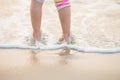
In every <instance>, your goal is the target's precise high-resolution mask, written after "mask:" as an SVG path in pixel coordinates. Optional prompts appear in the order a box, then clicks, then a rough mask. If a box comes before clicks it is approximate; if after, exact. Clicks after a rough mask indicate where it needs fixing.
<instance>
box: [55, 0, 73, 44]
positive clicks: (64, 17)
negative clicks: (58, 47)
mask: <svg viewBox="0 0 120 80" xmlns="http://www.w3.org/2000/svg"><path fill="white" fill-rule="evenodd" d="M54 1H55V4H56V7H57V9H58V13H59V18H60V22H61V26H62V31H63V39H64V40H65V41H67V42H69V38H70V28H71V9H70V2H69V0H54Z"/></svg>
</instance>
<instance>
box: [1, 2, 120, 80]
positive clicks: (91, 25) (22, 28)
mask: <svg viewBox="0 0 120 80" xmlns="http://www.w3.org/2000/svg"><path fill="white" fill-rule="evenodd" d="M71 1H72V7H71V8H72V32H73V34H74V35H75V37H77V38H76V42H77V43H76V45H80V46H82V47H89V46H93V47H99V48H116V47H120V1H119V0H76V1H74V0H71ZM29 4H30V1H29V0H12V1H9V0H0V44H3V43H12V44H15V43H17V44H23V43H24V37H25V36H27V35H28V34H29V33H30V32H31V30H32V29H31V24H30V17H29ZM57 18H58V16H57V11H56V9H55V7H54V4H53V3H52V2H51V1H50V0H46V3H45V5H44V8H43V23H42V26H43V30H44V31H45V33H46V34H49V37H48V38H47V39H48V40H53V39H58V37H59V36H60V35H61V31H60V29H61V28H60V24H59V20H58V19H57ZM51 36H52V37H51ZM60 53H62V50H55V51H30V50H3V49H0V80H120V54H119V53H118V54H97V53H80V52H76V51H71V52H70V55H64V56H62V55H60Z"/></svg>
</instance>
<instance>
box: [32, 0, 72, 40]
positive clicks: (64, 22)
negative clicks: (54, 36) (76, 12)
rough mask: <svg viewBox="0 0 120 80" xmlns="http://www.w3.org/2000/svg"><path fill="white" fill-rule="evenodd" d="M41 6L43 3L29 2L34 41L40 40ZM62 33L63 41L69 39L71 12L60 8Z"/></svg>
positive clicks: (33, 0) (34, 0) (68, 9)
mask: <svg viewBox="0 0 120 80" xmlns="http://www.w3.org/2000/svg"><path fill="white" fill-rule="evenodd" d="M42 5H43V3H38V2H36V0H32V1H31V8H30V12H31V22H32V28H33V38H34V40H40V39H41V33H42V32H41V18H42ZM58 14H59V18H60V22H61V26H62V32H63V36H62V37H63V40H65V41H68V40H69V37H70V24H71V20H70V19H71V10H70V7H65V8H62V9H60V10H59V11H58Z"/></svg>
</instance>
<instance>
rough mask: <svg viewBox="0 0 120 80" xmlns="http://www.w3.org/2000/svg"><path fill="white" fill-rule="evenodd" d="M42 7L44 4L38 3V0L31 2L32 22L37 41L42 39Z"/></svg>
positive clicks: (34, 36)
mask: <svg viewBox="0 0 120 80" xmlns="http://www.w3.org/2000/svg"><path fill="white" fill-rule="evenodd" d="M42 5H43V3H42V2H41V3H38V2H37V1H36V0H32V1H31V8H30V12H31V22H32V27H33V38H34V39H35V40H40V38H41V17H42Z"/></svg>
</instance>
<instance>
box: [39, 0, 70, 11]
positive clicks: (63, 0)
mask: <svg viewBox="0 0 120 80" xmlns="http://www.w3.org/2000/svg"><path fill="white" fill-rule="evenodd" d="M37 1H38V2H41V3H43V2H44V1H45V0H37ZM54 2H55V5H56V7H57V9H58V10H60V9H62V8H64V7H67V6H70V1H69V0H54Z"/></svg>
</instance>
